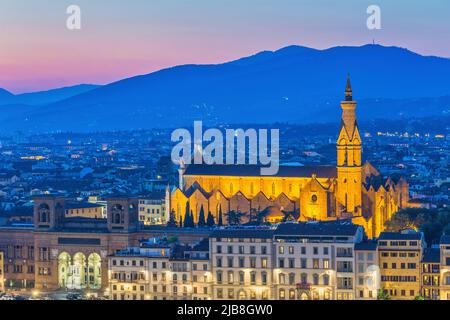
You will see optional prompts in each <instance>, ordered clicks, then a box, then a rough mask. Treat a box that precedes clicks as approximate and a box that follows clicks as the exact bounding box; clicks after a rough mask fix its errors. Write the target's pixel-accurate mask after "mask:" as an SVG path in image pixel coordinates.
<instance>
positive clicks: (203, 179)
mask: <svg viewBox="0 0 450 320" xmlns="http://www.w3.org/2000/svg"><path fill="white" fill-rule="evenodd" d="M356 105H357V103H356V101H355V100H353V92H352V88H351V84H350V78H348V79H347V85H346V89H345V99H344V100H343V101H341V108H342V117H341V126H340V131H339V135H338V139H337V142H336V151H337V161H336V165H335V166H298V167H294V166H280V168H279V171H278V173H277V174H276V175H273V176H262V175H261V174H260V169H261V167H260V166H258V165H206V164H191V165H184V164H183V163H182V164H181V166H180V169H179V174H180V177H179V181H180V185H179V187H178V188H176V189H174V190H173V192H172V193H171V194H170V195H169V197H170V199H169V200H170V201H169V202H170V209H171V211H172V212H174V213H175V217H176V219H177V220H179V219H180V218H181V219H183V220H184V215H185V210H186V209H185V208H186V204H187V203H189V208H190V210H192V211H193V215H194V220H197V219H198V216H199V212H200V210H201V207H203V209H204V212H205V213H207V212H208V211H210V212H211V213H212V214H213V216H214V217H215V218H216V221H217V220H218V216H219V213H220V212H223V213H227V212H230V211H235V212H240V213H242V214H244V219H243V222H246V221H248V220H249V219H250V217H251V215H252V214H258V213H260V212H262V211H264V210H265V209H266V208H268V207H276V208H278V209H279V210H280V211H282V212H283V213H284V214H285V217H286V219H294V220H298V221H311V220H320V221H329V220H336V219H343V218H350V219H352V220H353V222H355V223H356V224H358V225H361V226H363V227H364V228H365V230H366V233H367V235H368V236H369V237H371V238H372V237H377V236H378V235H379V234H380V233H381V232H382V231H383V230H384V224H385V222H386V221H387V220H389V219H390V218H391V217H392V215H393V214H394V213H395V212H397V211H398V210H399V209H401V208H405V207H407V206H408V201H409V193H408V188H409V186H408V183H407V182H406V180H405V179H403V178H402V177H383V176H382V174H381V173H380V172H379V171H378V170H377V169H376V168H375V167H374V166H372V165H371V164H370V163H369V162H365V163H362V156H361V153H362V143H363V142H362V139H361V135H360V132H359V127H358V122H357V118H356V113H355V109H356ZM224 221H226V219H224Z"/></svg>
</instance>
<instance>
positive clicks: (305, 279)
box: [301, 273, 308, 284]
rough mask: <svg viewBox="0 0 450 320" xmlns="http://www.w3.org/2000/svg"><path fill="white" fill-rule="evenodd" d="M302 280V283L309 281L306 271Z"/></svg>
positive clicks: (302, 275)
mask: <svg viewBox="0 0 450 320" xmlns="http://www.w3.org/2000/svg"><path fill="white" fill-rule="evenodd" d="M301 282H302V284H306V283H308V275H307V274H306V273H302V274H301Z"/></svg>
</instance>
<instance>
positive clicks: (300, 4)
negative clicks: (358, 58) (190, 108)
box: [0, 0, 450, 94]
mask: <svg viewBox="0 0 450 320" xmlns="http://www.w3.org/2000/svg"><path fill="white" fill-rule="evenodd" d="M414 3H415V4H414V5H412V4H411V2H410V1H408V2H406V1H397V2H396V3H395V4H392V3H389V2H387V1H379V2H378V3H377V5H378V6H379V7H380V9H381V23H382V25H381V29H380V30H369V29H368V28H367V26H366V20H367V17H368V16H369V15H368V14H367V13H366V10H367V7H368V6H369V5H371V3H370V2H367V1H362V2H361V1H346V2H344V3H340V5H339V6H336V5H333V2H331V1H321V2H319V4H317V3H314V4H313V3H312V2H309V1H283V2H281V3H277V5H273V3H270V2H268V1H264V2H259V3H258V5H254V4H253V3H252V1H244V2H239V4H235V5H234V6H226V3H225V2H223V1H215V2H213V3H212V2H196V3H195V4H193V3H191V2H189V1H185V2H178V3H176V4H174V3H168V2H162V1H158V2H154V1H153V2H152V4H149V3H148V2H145V1H133V2H132V3H131V4H130V5H128V6H127V7H126V8H124V5H123V4H120V2H118V1H109V2H108V3H106V2H103V1H95V2H87V1H78V2H77V3H76V4H77V5H78V6H79V7H80V9H81V29H80V30H68V29H67V28H66V19H67V18H68V16H69V15H68V14H67V13H66V9H67V7H68V6H69V5H71V4H73V3H71V2H70V1H60V2H59V3H58V4H54V3H50V2H47V1H42V0H41V1H35V2H33V3H28V2H25V1H3V2H2V4H1V5H0V17H1V19H0V21H2V22H1V23H0V26H2V27H3V28H4V29H6V27H7V30H8V33H3V34H1V35H0V43H1V44H2V47H3V48H6V50H2V52H0V58H1V60H2V64H1V69H2V72H1V74H0V88H4V89H6V90H9V91H11V92H13V93H16V94H17V93H23V92H32V91H40V90H48V89H52V88H58V87H65V86H71V85H75V84H79V83H95V84H107V83H111V82H114V81H116V80H120V79H123V78H127V77H130V76H135V75H139V74H146V73H150V72H153V71H156V70H159V69H162V68H166V67H171V66H175V65H180V64H191V63H193V64H210V63H212V64H216V63H222V62H225V61H231V60H234V59H237V58H240V57H242V56H248V55H252V54H255V53H257V52H260V51H264V50H277V49H279V48H282V47H284V46H288V45H293V44H296V45H303V46H307V47H312V48H317V49H326V48H329V47H333V46H336V45H349V46H359V45H363V44H367V43H372V42H373V41H375V43H378V44H382V45H386V46H390V45H395V46H400V47H406V48H408V49H409V50H412V51H415V52H418V53H419V54H423V55H436V56H442V57H450V45H449V44H448V43H447V42H445V41H438V40H439V39H443V38H444V37H445V34H446V33H447V32H448V30H449V28H450V24H449V23H448V22H447V21H446V20H445V10H443V9H442V6H444V7H446V6H448V4H446V3H443V2H442V1H438V0H435V1H430V2H427V3H426V4H424V3H419V2H414ZM125 11H126V15H124V12H125ZM425 11H426V12H431V13H432V15H427V16H426V17H425V16H423V15H422V14H423V12H425ZM6 13H7V14H6ZM229 21H233V22H234V23H233V24H232V25H230V24H229V23H228V22H229ZM312 30H314V32H312ZM94 53H95V54H94Z"/></svg>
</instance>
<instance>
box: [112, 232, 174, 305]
mask: <svg viewBox="0 0 450 320" xmlns="http://www.w3.org/2000/svg"><path fill="white" fill-rule="evenodd" d="M170 254H171V247H170V246H169V245H168V244H167V243H161V242H160V241H159V240H157V239H153V240H152V241H148V242H142V243H141V244H140V246H139V247H130V248H127V249H124V250H121V251H118V252H116V253H115V254H113V255H111V256H109V257H108V268H109V270H108V275H109V290H110V296H111V298H112V299H113V300H150V299H154V300H158V299H167V298H168V297H171V296H172V292H171V286H170V285H169V281H168V274H169V271H170V269H169V257H170Z"/></svg>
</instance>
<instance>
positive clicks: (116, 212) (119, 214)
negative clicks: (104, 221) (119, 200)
mask: <svg viewBox="0 0 450 320" xmlns="http://www.w3.org/2000/svg"><path fill="white" fill-rule="evenodd" d="M111 214H112V222H113V223H115V224H121V223H124V217H123V215H124V210H123V207H122V206H121V205H120V204H115V205H114V206H113V207H112V209H111Z"/></svg>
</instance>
